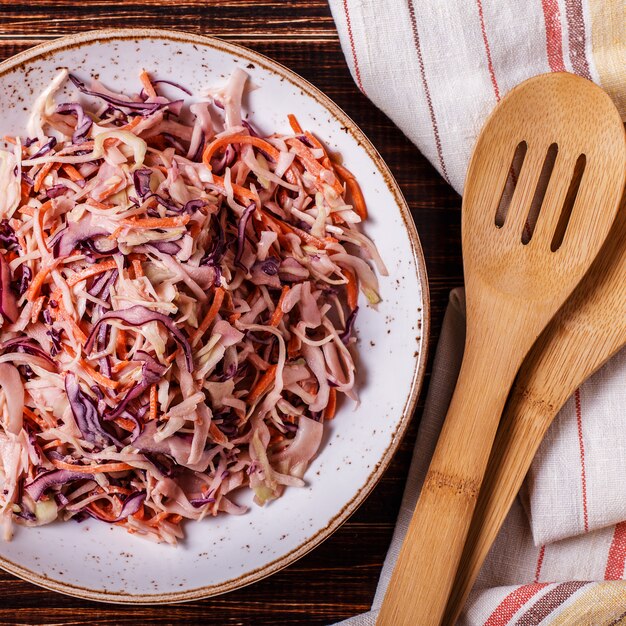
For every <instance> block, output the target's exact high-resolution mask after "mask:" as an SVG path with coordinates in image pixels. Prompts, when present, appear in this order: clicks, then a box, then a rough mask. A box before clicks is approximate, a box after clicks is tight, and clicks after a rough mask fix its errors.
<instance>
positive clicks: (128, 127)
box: [120, 115, 144, 130]
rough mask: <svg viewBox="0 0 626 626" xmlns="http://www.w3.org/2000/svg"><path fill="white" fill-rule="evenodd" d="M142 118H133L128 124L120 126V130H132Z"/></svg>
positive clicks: (139, 116)
mask: <svg viewBox="0 0 626 626" xmlns="http://www.w3.org/2000/svg"><path fill="white" fill-rule="evenodd" d="M143 119H144V118H143V117H141V115H138V116H137V117H134V118H133V119H132V120H131V121H130V122H128V124H124V126H120V130H133V128H135V126H139V122H141V121H142V120H143Z"/></svg>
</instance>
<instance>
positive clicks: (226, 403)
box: [0, 69, 387, 543]
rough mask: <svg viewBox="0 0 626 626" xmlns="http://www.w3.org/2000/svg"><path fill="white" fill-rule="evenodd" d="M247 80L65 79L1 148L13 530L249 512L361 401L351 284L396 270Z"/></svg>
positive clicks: (3, 352)
mask: <svg viewBox="0 0 626 626" xmlns="http://www.w3.org/2000/svg"><path fill="white" fill-rule="evenodd" d="M246 81H247V74H246V73H245V72H243V71H242V70H239V69H238V70H235V72H233V74H232V75H231V77H230V78H229V80H228V81H227V83H226V84H225V85H223V86H220V87H218V88H216V89H211V90H209V91H208V92H207V94H206V98H204V99H203V100H202V101H200V102H195V103H193V104H191V105H189V106H187V105H186V103H185V99H186V98H187V97H188V96H190V95H191V94H190V92H189V91H188V90H187V88H186V87H184V86H181V85H177V84H176V83H172V82H170V81H163V80H152V79H151V77H150V76H149V75H148V74H147V73H146V72H143V73H142V74H141V75H140V82H141V87H142V88H141V91H140V92H139V93H138V94H136V95H134V96H132V97H129V96H125V95H123V94H118V93H115V92H113V91H110V90H109V89H107V88H106V87H105V86H104V85H102V84H100V83H99V82H98V81H95V80H94V81H92V84H91V85H90V87H87V86H86V85H85V83H84V82H83V80H81V79H80V78H79V77H77V76H74V75H72V74H69V73H68V72H67V71H65V70H64V71H62V72H60V73H59V75H58V76H57V77H56V78H55V79H54V80H53V81H52V83H51V84H50V85H49V87H48V88H47V89H46V90H45V91H44V92H43V93H42V94H41V95H40V96H39V98H38V99H37V100H36V102H35V103H34V106H33V111H32V114H31V117H30V120H29V124H28V127H27V129H26V131H27V135H26V137H20V136H14V137H6V138H5V141H6V142H7V143H8V145H10V146H11V149H9V150H5V151H1V150H0V188H2V189H3V190H4V192H5V193H4V195H3V196H2V197H0V220H1V221H0V314H1V315H2V327H1V328H0V388H1V390H0V407H1V409H2V414H1V420H0V422H1V423H0V426H1V429H0V461H1V465H2V468H1V469H2V472H1V482H2V487H1V490H2V491H1V493H0V513H1V515H2V520H3V524H4V535H5V538H10V536H11V534H12V532H13V530H12V525H13V522H15V521H18V522H20V523H22V524H24V525H41V524H46V523H49V522H51V521H54V520H57V519H62V520H68V519H75V520H79V521H80V520H81V519H84V518H86V517H88V516H91V517H95V518H97V519H99V520H102V521H104V522H108V523H111V524H118V525H122V526H124V527H125V528H126V529H127V530H128V531H130V532H133V533H137V534H140V535H142V536H145V537H146V538H149V539H152V540H155V541H166V542H168V543H176V541H177V540H179V539H181V538H182V537H183V530H182V525H181V524H182V522H183V520H185V519H195V520H199V519H202V518H204V517H206V516H207V515H216V514H217V513H218V512H220V511H221V512H225V513H232V514H241V513H243V512H245V510H246V509H245V507H243V506H241V505H239V504H237V502H236V500H235V494H236V491H237V490H239V489H242V488H250V489H252V490H253V491H254V493H255V501H256V502H257V503H258V504H261V505H262V504H264V503H266V502H268V501H270V500H272V499H274V498H276V497H279V496H280V495H281V493H282V492H283V490H284V488H285V487H288V486H302V485H303V484H304V483H303V476H304V473H305V470H306V468H307V466H308V464H309V462H310V460H311V459H312V458H313V457H314V456H315V454H316V453H317V451H318V449H319V446H320V443H321V438H322V434H323V428H324V423H325V422H326V421H328V420H330V419H332V418H333V417H334V415H335V412H336V409H337V404H338V402H339V401H340V398H341V396H342V395H345V396H347V397H348V398H351V399H352V400H354V401H358V396H357V392H356V388H355V365H354V362H353V358H352V355H351V352H350V350H351V345H352V344H353V343H354V342H355V338H354V324H355V320H356V318H357V314H358V293H359V290H360V291H362V292H363V294H364V295H365V296H366V298H367V300H368V302H369V303H370V304H371V305H374V306H375V305H376V303H377V302H378V300H379V296H378V283H377V279H376V275H375V273H374V272H373V270H372V269H371V265H374V266H375V267H376V269H377V270H378V272H379V273H380V274H382V275H385V274H386V273H387V272H386V269H385V266H384V264H383V262H382V260H381V259H380V256H379V255H378V253H377V251H376V248H375V246H374V245H373V243H372V242H371V241H370V240H369V239H368V238H367V237H366V236H365V235H364V234H363V233H362V232H361V231H360V229H359V224H360V223H361V222H362V221H363V220H365V219H366V217H367V210H366V206H365V202H364V199H363V196H362V194H361V192H360V188H359V186H358V183H357V182H356V180H355V179H354V177H353V176H352V174H351V173H350V172H349V171H348V170H347V169H345V168H344V167H343V166H342V165H341V164H339V163H337V162H336V159H334V158H332V157H331V155H330V154H329V153H328V152H327V150H326V149H325V148H324V146H323V145H322V143H320V141H319V140H318V139H317V138H316V137H315V136H314V135H313V134H312V133H310V132H308V131H304V130H303V129H302V128H301V127H300V125H299V123H298V121H297V119H296V118H295V117H294V116H290V117H289V124H290V127H291V132H290V133H289V134H279V133H275V134H272V135H270V136H266V137H261V136H260V135H259V133H258V132H257V131H256V130H255V128H254V127H253V125H251V124H250V123H249V121H248V120H246V119H245V118H244V117H243V114H242V105H241V101H242V96H243V93H244V89H245V86H246ZM68 84H69V85H72V86H73V88H75V90H76V91H77V92H78V93H80V94H82V95H81V97H80V98H79V97H78V96H77V97H76V98H73V99H71V100H70V101H60V100H59V96H60V94H61V89H62V88H63V87H65V86H66V85H68ZM163 84H168V85H169V87H170V89H176V90H177V91H178V92H179V93H180V96H181V97H180V99H176V100H172V99H168V98H166V97H164V96H163V95H162V94H161V89H160V85H163ZM86 98H87V99H89V102H90V105H89V106H87V105H83V104H81V102H84V101H85V99H86Z"/></svg>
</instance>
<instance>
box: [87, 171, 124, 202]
mask: <svg viewBox="0 0 626 626" xmlns="http://www.w3.org/2000/svg"><path fill="white" fill-rule="evenodd" d="M125 187H126V179H124V178H122V177H119V180H116V181H113V182H112V183H110V184H108V185H107V186H106V187H104V188H103V189H102V191H101V192H100V193H99V194H98V197H97V198H94V200H95V201H96V202H102V201H103V200H105V199H106V198H108V197H109V196H112V195H113V194H115V193H117V192H118V191H121V190H122V189H124V188H125Z"/></svg>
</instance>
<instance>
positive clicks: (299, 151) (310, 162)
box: [285, 138, 343, 194]
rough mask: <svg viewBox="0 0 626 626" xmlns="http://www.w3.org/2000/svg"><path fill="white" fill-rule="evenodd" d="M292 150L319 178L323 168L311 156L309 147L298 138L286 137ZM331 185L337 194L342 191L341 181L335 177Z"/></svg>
mask: <svg viewBox="0 0 626 626" xmlns="http://www.w3.org/2000/svg"><path fill="white" fill-rule="evenodd" d="M285 143H286V144H287V145H288V146H289V147H290V148H292V149H293V151H294V152H295V153H296V156H297V157H298V158H299V159H300V161H301V162H302V164H303V165H304V167H305V168H306V169H307V171H308V172H309V173H310V174H312V175H313V176H315V177H316V178H319V177H320V175H321V174H322V171H323V170H324V169H326V168H324V167H323V166H322V165H321V164H320V162H319V161H318V160H317V159H316V158H315V157H314V156H313V153H312V152H311V150H310V148H309V147H308V146H305V145H304V144H303V143H302V142H301V141H300V140H299V139H295V138H294V139H287V140H286V142H285ZM331 187H332V188H333V189H334V190H335V191H336V192H337V193H339V194H341V193H343V187H342V185H341V183H340V182H339V181H338V180H337V179H335V182H334V183H333V184H332V185H331Z"/></svg>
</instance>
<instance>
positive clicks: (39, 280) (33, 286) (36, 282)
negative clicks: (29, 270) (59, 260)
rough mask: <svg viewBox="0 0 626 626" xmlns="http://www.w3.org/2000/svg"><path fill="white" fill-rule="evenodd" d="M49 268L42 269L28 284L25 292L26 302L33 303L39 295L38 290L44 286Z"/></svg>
mask: <svg viewBox="0 0 626 626" xmlns="http://www.w3.org/2000/svg"><path fill="white" fill-rule="evenodd" d="M51 269H52V268H51V267H42V268H41V269H40V270H39V271H38V272H37V273H36V274H35V277H34V278H33V280H32V281H31V282H30V285H29V286H28V289H27V291H26V294H25V296H26V300H27V301H28V300H30V301H34V300H35V298H36V297H37V296H38V295H39V290H40V289H41V286H42V285H43V284H44V282H45V280H46V278H47V277H48V274H49V273H50V270H51Z"/></svg>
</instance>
